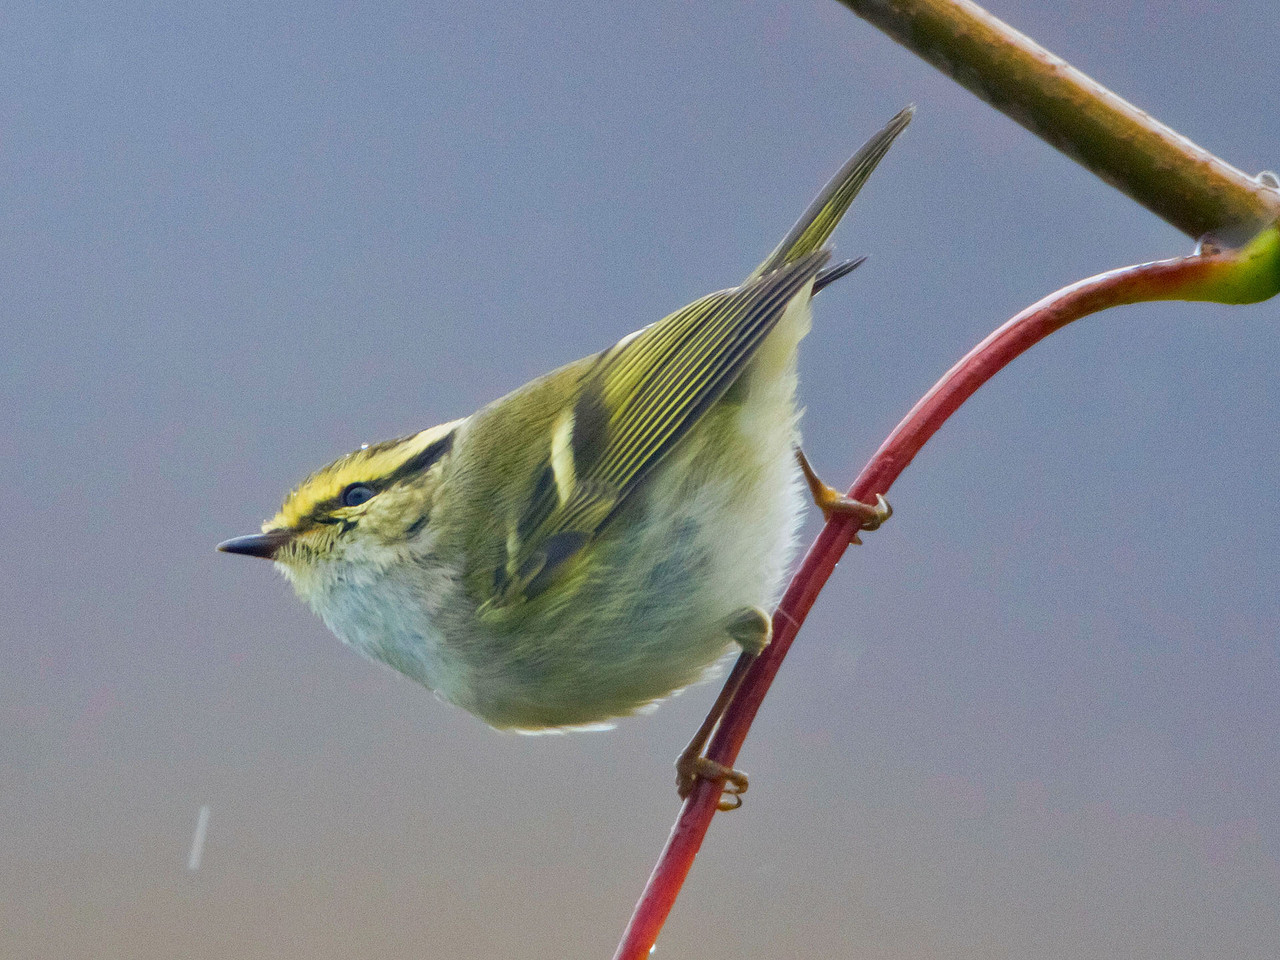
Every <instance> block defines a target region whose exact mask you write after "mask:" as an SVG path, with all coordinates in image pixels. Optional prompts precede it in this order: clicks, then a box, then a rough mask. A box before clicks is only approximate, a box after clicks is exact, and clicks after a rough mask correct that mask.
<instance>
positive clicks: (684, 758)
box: [676, 607, 773, 810]
mask: <svg viewBox="0 0 1280 960" xmlns="http://www.w3.org/2000/svg"><path fill="white" fill-rule="evenodd" d="M725 632H726V633H728V634H729V636H731V637H732V638H733V639H734V641H735V642H736V643H737V644H738V646H740V647H742V653H741V654H739V655H738V659H737V662H736V663H734V665H733V669H732V670H730V671H729V676H728V677H726V678H725V681H724V686H723V687H721V689H720V694H719V695H718V696H717V697H716V702H715V703H713V704H712V705H711V709H710V710H709V711H708V712H707V718H706V719H705V720H703V721H702V726H700V727H699V728H698V732H697V733H695V734H694V735H693V739H692V740H690V741H689V745H688V746H687V747H685V748H684V750H683V751H682V752H681V754H680V756H679V757H678V758H676V791H677V792H678V793H679V794H680V799H681V800H683V799H684V798H685V797H687V796H689V794H690V793H691V792H692V791H693V788H694V786H695V785H696V784H697V782H698V781H699V780H717V781H720V782H722V783H723V784H724V787H723V790H724V793H723V794H722V796H721V797H720V800H719V802H718V803H717V804H716V806H717V807H718V808H719V809H720V810H737V809H738V807H740V806H742V795H743V794H744V793H746V792H747V775H746V774H745V773H742V772H741V771H738V770H734V769H733V768H732V767H726V766H725V765H724V764H723V763H717V762H716V761H715V760H711V759H708V758H707V757H705V756H703V751H704V750H705V749H706V748H707V743H708V741H710V739H711V734H712V733H714V732H715V729H716V724H718V723H719V722H720V718H721V717H723V716H724V713H725V711H726V710H727V709H728V708H729V704H730V703H732V702H733V697H734V694H736V693H737V692H738V688H739V687H740V686H742V679H743V677H745V676H746V675H747V671H748V670H749V669H750V668H751V664H752V663H754V662H755V659H756V657H758V656H759V655H760V653H761V651H762V650H764V648H765V647H767V646H768V645H769V638H770V636H771V635H772V632H773V624H772V621H770V619H769V615H768V614H767V613H765V612H764V611H763V610H761V609H760V608H759V607H744V608H743V609H742V610H739V611H738V612H737V613H735V614H733V616H731V617H730V618H729V620H728V621H727V622H726V623H725Z"/></svg>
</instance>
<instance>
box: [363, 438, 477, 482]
mask: <svg viewBox="0 0 1280 960" xmlns="http://www.w3.org/2000/svg"><path fill="white" fill-rule="evenodd" d="M457 432H458V431H457V429H456V428H455V429H453V430H450V431H449V432H448V433H446V434H445V435H444V436H443V437H441V438H440V439H439V440H437V441H436V442H435V443H432V444H429V445H428V446H427V447H426V448H425V449H424V450H423V451H422V452H421V453H415V454H414V455H413V456H412V457H410V458H409V459H408V460H406V461H405V462H404V463H402V464H400V466H398V467H396V468H395V470H393V471H392V472H391V473H389V474H387V476H386V477H385V478H383V479H382V480H380V481H378V483H377V484H376V488H377V489H378V490H384V489H386V488H387V487H389V486H391V485H392V484H395V483H403V482H404V481H405V480H408V479H410V478H412V477H415V476H417V475H418V474H420V473H422V471H424V470H426V469H427V468H428V467H430V466H431V465H432V464H433V463H435V462H436V461H437V460H439V459H440V458H441V457H443V456H444V455H445V454H446V453H448V452H449V451H450V450H452V449H453V436H454V434H455V433H457Z"/></svg>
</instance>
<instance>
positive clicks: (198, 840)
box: [187, 803, 209, 870]
mask: <svg viewBox="0 0 1280 960" xmlns="http://www.w3.org/2000/svg"><path fill="white" fill-rule="evenodd" d="M208 832H209V805H208V804H207V803H206V804H205V805H204V806H203V807H201V808H200V815H199V816H198V817H197V818H196V832H195V834H194V836H192V838H191V853H190V855H188V857H187V869H188V870H199V869H200V859H201V858H202V857H203V856H204V838H205V834H207V833H208Z"/></svg>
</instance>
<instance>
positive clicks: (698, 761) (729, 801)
mask: <svg viewBox="0 0 1280 960" xmlns="http://www.w3.org/2000/svg"><path fill="white" fill-rule="evenodd" d="M699 780H711V781H719V782H720V783H721V784H723V786H722V788H721V789H722V791H723V792H722V793H721V795H720V799H719V800H718V801H717V802H716V809H718V810H720V811H722V812H725V811H729V810H737V809H738V808H739V807H740V806H742V795H743V794H744V793H746V792H747V775H746V774H745V773H742V772H741V771H739V770H734V769H733V768H732V767H726V766H725V765H724V764H723V763H717V762H716V761H714V760H710V759H708V758H706V757H704V756H702V755H701V754H696V753H695V754H690V753H687V752H686V753H682V754H681V755H680V759H678V760H677V761H676V792H677V793H679V794H680V799H681V800H684V799H685V798H686V797H688V796H689V794H691V793H692V792H693V788H694V787H696V786H697V785H698V781H699Z"/></svg>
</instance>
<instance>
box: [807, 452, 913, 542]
mask: <svg viewBox="0 0 1280 960" xmlns="http://www.w3.org/2000/svg"><path fill="white" fill-rule="evenodd" d="M796 460H797V461H798V462H799V463H800V469H801V471H803V473H804V479H805V482H806V483H808V484H809V493H810V494H811V495H812V496H813V502H814V503H815V504H817V507H818V509H819V510H821V511H822V515H823V517H825V518H826V519H827V520H830V519H831V518H832V516H846V517H852V518H853V519H855V520H857V521H858V526H857V527H855V528H854V531H853V534H852V535H851V536H850V537H849V542H850V543H857V544H860V543H862V538H861V537H859V536H858V533H859V532H860V531H862V530H875V529H876V528H878V527H879V526H880V524H882V523H884V522H885V521H886V520H888V519H889V518H890V517H891V516H893V507H891V506H889V501H888V500H886V499H885V498H884V496H883V495H881V494H879V493H877V494H876V502H875V503H863V502H862V501H861V500H855V499H853V497H847V496H845V495H844V494H843V493H841V492H840V491H839V490H837V489H835V487H830V486H828V485H827V484H825V483H823V482H822V478H821V477H819V476H818V474H817V473H816V472H815V471H814V469H813V466H812V465H811V464H810V463H809V458H808V457H806V456H805V455H804V451H803V450H801V449H800V448H799V447H796Z"/></svg>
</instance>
